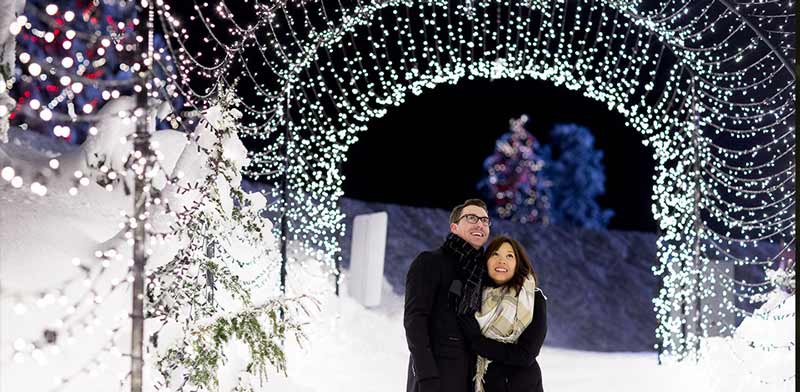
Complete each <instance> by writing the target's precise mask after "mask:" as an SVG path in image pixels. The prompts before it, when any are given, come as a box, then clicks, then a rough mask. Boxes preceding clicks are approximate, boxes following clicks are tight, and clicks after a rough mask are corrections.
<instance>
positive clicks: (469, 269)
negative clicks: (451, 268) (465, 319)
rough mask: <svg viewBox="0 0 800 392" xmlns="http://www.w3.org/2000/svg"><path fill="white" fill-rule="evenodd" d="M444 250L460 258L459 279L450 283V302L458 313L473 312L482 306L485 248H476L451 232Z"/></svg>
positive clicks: (445, 242) (443, 246)
mask: <svg viewBox="0 0 800 392" xmlns="http://www.w3.org/2000/svg"><path fill="white" fill-rule="evenodd" d="M442 249H443V250H444V252H445V253H446V254H448V255H450V256H452V257H455V258H456V260H458V266H459V267H461V268H460V269H459V270H458V276H459V279H458V280H453V282H452V283H451V284H450V304H451V306H452V307H453V310H454V311H455V312H456V314H458V315H466V314H472V313H475V312H476V311H478V309H480V306H481V287H482V284H483V276H484V275H485V274H486V263H485V262H484V257H483V248H479V249H475V248H473V247H472V245H470V244H469V243H468V242H467V241H464V239H462V238H461V237H459V236H457V235H455V234H453V233H450V234H448V235H447V240H445V241H444V244H443V245H442Z"/></svg>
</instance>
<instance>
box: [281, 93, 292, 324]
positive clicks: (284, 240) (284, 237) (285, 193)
mask: <svg viewBox="0 0 800 392" xmlns="http://www.w3.org/2000/svg"><path fill="white" fill-rule="evenodd" d="M289 109H290V108H289V98H288V97H287V99H286V119H287V121H286V124H285V126H286V129H285V130H284V133H283V146H282V147H283V148H282V149H283V182H282V183H281V196H282V198H283V209H282V210H283V211H282V214H281V286H280V287H281V293H283V294H286V274H287V271H286V265H287V264H288V263H289V259H288V256H287V249H286V248H287V244H288V242H289V221H288V219H289V218H288V215H289V137H290V136H291V132H290V130H289V126H290V123H291V116H290V115H289ZM281 316H283V313H281ZM281 318H282V317H281Z"/></svg>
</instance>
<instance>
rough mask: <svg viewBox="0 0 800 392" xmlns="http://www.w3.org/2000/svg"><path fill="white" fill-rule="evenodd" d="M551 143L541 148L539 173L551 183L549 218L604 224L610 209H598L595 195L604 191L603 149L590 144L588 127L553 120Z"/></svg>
mask: <svg viewBox="0 0 800 392" xmlns="http://www.w3.org/2000/svg"><path fill="white" fill-rule="evenodd" d="M550 138H551V144H550V145H547V146H544V147H543V148H542V157H543V159H544V160H545V163H544V169H543V175H544V177H545V178H547V180H548V181H549V182H550V183H551V187H550V190H549V196H550V209H549V216H550V221H551V222H552V223H554V224H568V225H573V226H579V227H584V228H592V229H599V228H605V227H606V226H608V222H609V220H610V219H611V217H612V216H613V215H614V212H613V211H611V210H608V209H602V208H600V206H599V205H598V204H597V200H596V198H597V197H598V196H600V195H602V194H603V193H604V192H605V181H606V177H605V173H604V172H605V168H604V167H603V163H602V159H603V152H602V151H599V150H597V149H595V148H594V137H593V136H592V133H591V132H590V131H589V129H587V128H585V127H582V126H579V125H576V124H557V125H556V126H554V127H553V129H552V130H551V131H550Z"/></svg>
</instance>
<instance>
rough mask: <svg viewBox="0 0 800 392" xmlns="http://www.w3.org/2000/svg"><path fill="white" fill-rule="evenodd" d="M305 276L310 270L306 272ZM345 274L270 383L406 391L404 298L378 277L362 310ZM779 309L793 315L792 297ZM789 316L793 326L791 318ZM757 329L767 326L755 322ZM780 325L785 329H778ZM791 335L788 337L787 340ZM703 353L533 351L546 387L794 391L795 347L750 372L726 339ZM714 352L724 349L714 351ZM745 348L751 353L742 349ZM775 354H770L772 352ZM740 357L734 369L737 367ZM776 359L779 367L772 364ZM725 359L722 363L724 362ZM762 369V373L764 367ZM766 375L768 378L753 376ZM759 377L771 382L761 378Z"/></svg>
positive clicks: (566, 390)
mask: <svg viewBox="0 0 800 392" xmlns="http://www.w3.org/2000/svg"><path fill="white" fill-rule="evenodd" d="M303 279H305V280H306V281H308V277H304V278H303ZM346 285H347V279H345V284H344V287H343V290H342V291H343V295H342V296H340V297H335V296H333V295H330V294H329V295H326V296H323V297H320V299H321V300H322V304H323V309H322V311H321V312H320V313H319V315H318V316H317V318H316V319H315V320H314V321H312V323H311V324H310V325H309V327H308V333H309V341H308V342H307V343H306V344H305V346H304V347H299V346H298V345H297V344H295V343H294V342H292V343H291V344H289V346H288V353H287V357H288V363H289V364H288V378H287V377H283V376H277V377H275V378H273V379H272V380H271V384H273V385H272V386H271V388H274V389H271V390H278V391H296V392H337V391H386V392H393V391H397V392H400V391H405V385H406V369H407V365H408V349H407V348H406V342H405V335H404V332H403V324H402V318H403V298H402V297H400V296H397V295H395V294H394V293H393V292H392V290H391V288H390V286H389V284H388V282H384V288H383V293H382V304H381V305H380V306H378V307H376V308H372V309H367V308H364V307H363V306H361V305H360V304H359V303H357V302H356V301H355V300H354V299H352V298H351V297H349V296H348V295H347V293H346V291H347V287H346ZM782 311H783V312H784V313H786V314H792V315H793V314H794V298H793V297H790V298H789V300H788V301H786V302H785V303H784V304H783V307H782ZM793 320H794V319H793V318H791V319H787V320H786V323H784V324H783V325H781V326H779V327H778V328H777V329H775V328H774V327H771V328H770V329H769V330H768V331H765V332H768V333H769V334H770V335H771V336H772V337H773V338H775V339H776V340H778V341H780V340H781V339H782V338H785V337H787V336H794V326H793V323H794V321H793ZM789 322H791V323H792V325H789ZM758 327H760V328H764V327H766V326H764V325H760V326H758ZM778 329H779V330H780V331H783V332H782V333H778V332H777V331H778ZM792 341H793V340H792ZM709 345H710V346H711V349H712V350H716V353H715V352H712V353H711V355H712V356H711V357H710V358H709V360H707V361H704V362H701V363H699V364H696V363H684V364H670V365H659V364H658V360H657V357H656V354H655V353H654V352H643V353H601V352H588V351H577V350H568V349H561V348H554V347H547V346H545V347H544V348H543V349H542V352H541V354H540V356H539V359H538V361H539V364H540V366H541V368H542V374H543V377H544V387H545V390H546V391H558V392H583V391H595V392H602V391H609V392H611V391H613V392H640V391H648V392H659V391H663V392H667V391H687V392H691V391H696V392H708V391H726V392H727V391H748V392H753V391H765V392H766V391H771V392H789V391H794V390H795V388H794V381H793V380H792V379H790V380H789V382H788V383H784V382H782V380H783V378H786V377H792V378H793V377H794V374H795V372H794V369H795V359H794V349H792V350H791V351H786V353H785V355H782V354H779V355H782V357H781V358H782V361H781V362H782V363H780V362H779V363H776V361H775V358H774V357H772V359H766V358H762V359H764V360H765V361H762V363H761V366H769V365H768V364H771V366H773V367H772V368H771V369H763V368H762V369H759V368H753V369H750V371H752V372H754V374H752V375H751V374H748V372H747V371H746V370H744V369H741V368H740V367H741V364H745V365H748V366H749V361H747V360H746V359H745V360H744V361H737V359H736V358H734V357H732V353H731V352H724V353H720V351H725V350H726V349H730V348H731V347H732V346H731V343H730V342H729V341H722V340H718V341H711V342H710V343H709ZM720 354H722V356H721V357H720ZM743 354H745V355H750V354H751V353H748V352H743ZM772 355H774V354H772ZM737 364H739V368H737ZM776 365H777V366H776ZM725 366H727V368H724V367H725ZM764 370H768V372H764ZM764 374H767V376H766V377H765V378H766V380H763V379H761V378H762V377H759V375H764ZM761 381H766V382H768V383H769V382H772V383H771V384H763V383H761Z"/></svg>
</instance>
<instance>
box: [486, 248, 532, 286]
mask: <svg viewBox="0 0 800 392" xmlns="http://www.w3.org/2000/svg"><path fill="white" fill-rule="evenodd" d="M506 243H507V244H509V245H511V249H512V250H513V251H514V256H515V257H516V259H517V267H516V268H515V269H514V276H512V277H511V280H509V281H508V282H506V283H505V285H506V286H512V287H514V288H516V289H517V292H519V290H520V288H522V283H524V282H525V278H526V277H527V276H528V275H533V279H534V280H536V286H537V287H538V286H539V278H537V277H536V272H534V270H533V266H532V265H531V261H530V259H529V258H528V255H527V254H526V253H525V248H523V247H522V245H521V244H520V243H519V242H517V240H515V239H513V238H511V237H506V236H502V235H501V236H497V237H494V238H493V239H492V241H490V242H489V245H488V246H486V263H487V264H488V263H489V258H490V257H492V255H493V254H494V252H496V251H497V250H498V249H500V246H501V245H503V244H506ZM486 271H487V272H486V273H487V274H488V273H489V272H488V271H489V268H488V265H487V268H486ZM486 279H488V280H487V282H491V283H492V284H493V283H494V281H493V280H492V279H491V278H489V277H488V276H487V277H486Z"/></svg>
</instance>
